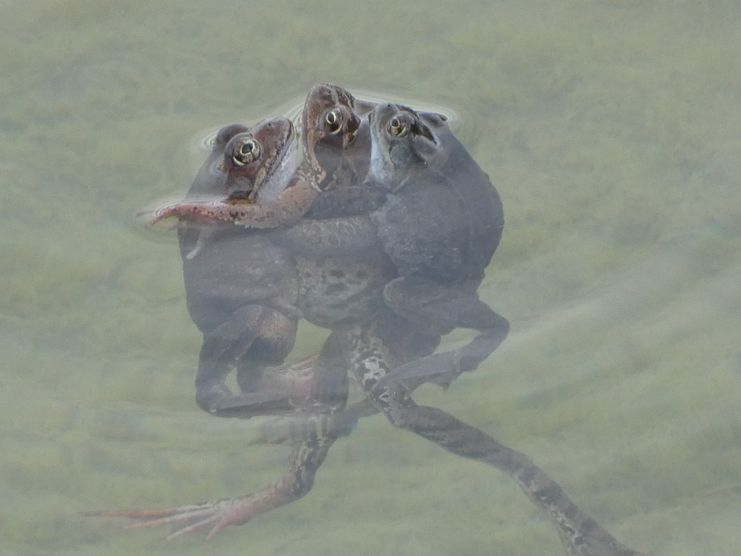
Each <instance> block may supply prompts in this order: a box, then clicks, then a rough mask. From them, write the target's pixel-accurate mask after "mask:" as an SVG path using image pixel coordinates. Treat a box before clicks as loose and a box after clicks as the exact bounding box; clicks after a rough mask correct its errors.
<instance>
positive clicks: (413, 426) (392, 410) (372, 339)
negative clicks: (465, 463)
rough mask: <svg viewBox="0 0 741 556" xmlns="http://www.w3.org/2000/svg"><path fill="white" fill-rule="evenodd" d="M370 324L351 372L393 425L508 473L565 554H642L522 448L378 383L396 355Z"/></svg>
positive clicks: (397, 386)
mask: <svg viewBox="0 0 741 556" xmlns="http://www.w3.org/2000/svg"><path fill="white" fill-rule="evenodd" d="M371 328H372V327H371ZM371 328H369V329H366V330H363V331H362V332H361V333H360V334H358V335H357V336H356V337H355V339H354V344H355V345H354V349H353V351H354V353H356V354H357V356H356V358H355V360H354V364H353V372H354V373H355V374H356V376H357V378H358V380H359V381H360V383H361V385H362V387H363V390H364V391H365V392H366V394H367V395H368V398H369V399H370V400H371V401H372V402H373V404H374V405H375V406H376V408H378V409H379V410H380V411H382V412H383V413H384V415H385V416H386V417H387V418H388V420H389V421H390V422H391V423H392V424H393V425H394V426H396V427H399V428H403V429H406V430H409V431H411V432H414V433H415V434H418V435H419V436H422V437H423V438H426V439H428V440H430V441H432V442H434V443H435V444H437V445H438V446H440V447H441V448H444V449H446V450H448V451H450V452H452V453H454V454H456V455H459V456H462V457H465V458H470V459H475V460H478V461H481V462H482V463H486V464H488V465H491V466H493V467H496V468H497V469H500V470H501V471H504V472H505V473H507V474H508V475H510V476H511V477H512V478H513V479H514V480H515V482H516V483H517V484H518V486H519V487H520V488H521V489H522V490H523V491H524V492H525V494H526V495H527V496H528V498H530V500H531V501H532V502H533V503H534V504H535V505H536V506H538V507H539V508H541V509H543V510H545V511H546V512H547V513H548V516H549V517H550V519H551V522H552V523H553V525H554V526H555V528H556V530H557V531H558V534H559V536H560V537H561V541H562V542H563V544H564V547H565V549H566V553H567V554H568V555H569V556H640V553H639V552H636V551H634V550H632V549H630V548H628V547H626V546H625V545H623V544H621V543H620V542H619V541H618V540H617V539H615V538H614V537H613V536H612V535H610V533H608V532H607V530H605V529H604V528H603V527H601V526H600V525H599V524H598V523H597V522H596V521H595V520H594V519H592V518H591V517H589V516H588V515H586V514H585V513H584V512H583V511H582V510H581V509H580V508H579V507H578V506H577V505H576V504H575V503H574V502H573V501H572V500H571V499H570V498H569V497H568V496H567V495H566V493H565V492H564V491H563V489H562V488H561V487H560V486H559V485H558V484H557V483H556V482H555V481H554V480H553V479H551V478H550V477H549V476H548V475H547V474H546V472H545V471H543V470H542V469H541V468H540V467H538V466H537V465H536V464H535V463H533V462H532V460H531V459H530V458H529V457H527V456H526V455H525V454H522V453H520V452H517V451H515V450H512V449H511V448H508V447H507V446H505V445H503V444H502V443H500V442H498V441H497V440H495V439H494V438H492V437H491V436H489V435H487V434H486V433H484V432H483V431H480V430H479V429H476V428H474V427H472V426H470V425H467V424H466V423H464V422H462V421H460V420H458V419H456V418H455V417H453V416H452V415H449V414H448V413H446V412H444V411H442V410H440V409H437V408H434V407H425V406H420V405H417V404H416V403H415V402H414V400H413V399H412V398H411V396H410V395H409V392H408V391H407V389H406V388H405V387H404V386H403V385H402V384H401V383H399V382H394V381H388V382H387V383H385V384H384V383H380V382H379V379H380V377H381V376H382V375H384V374H387V373H388V369H389V368H393V367H394V360H393V355H392V354H391V353H390V352H389V350H388V349H387V348H386V346H385V345H384V341H383V339H382V337H381V335H380V334H376V333H374V331H373V330H372V329H371ZM382 332H385V331H382Z"/></svg>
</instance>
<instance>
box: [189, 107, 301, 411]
mask: <svg viewBox="0 0 741 556" xmlns="http://www.w3.org/2000/svg"><path fill="white" fill-rule="evenodd" d="M295 136H296V133H295V130H294V126H293V124H292V122H291V121H290V120H288V119H286V118H272V119H268V120H265V121H262V122H259V123H257V124H255V125H254V126H252V127H250V128H248V127H246V126H244V125H241V124H232V125H228V126H225V127H223V128H222V129H220V130H219V132H218V133H217V135H216V138H215V140H214V145H213V149H212V152H211V154H210V155H209V157H208V159H207V160H206V161H205V162H204V164H203V165H202V166H201V169H200V170H199V172H198V174H197V175H196V178H195V180H194V182H193V185H192V186H191V188H190V190H189V191H188V193H187V195H186V200H188V201H190V200H197V201H199V202H203V201H205V202H208V199H210V198H212V197H214V196H217V195H218V196H223V195H226V196H227V197H228V199H229V202H230V203H232V204H234V206H240V205H241V204H244V203H250V205H249V206H259V204H258V203H252V201H250V200H248V199H249V197H250V195H253V196H254V193H255V192H256V191H258V190H259V189H260V188H261V187H263V186H264V185H266V184H270V186H271V187H272V188H273V189H274V190H276V191H284V190H285V189H286V188H287V187H288V186H289V183H290V182H291V180H292V179H293V175H294V171H295V168H296V166H297V156H296V153H297V150H296V145H295V141H296V138H295ZM178 242H179V246H180V253H181V257H182V264H183V280H184V284H185V291H186V300H187V306H188V311H189V313H190V316H191V319H192V320H193V322H194V324H195V325H196V326H197V327H198V329H199V330H200V332H201V333H202V335H203V343H202V347H201V350H200V354H199V364H198V371H197V375H196V379H195V386H196V402H197V404H198V406H199V407H201V408H202V409H203V410H205V411H207V412H209V413H214V414H219V413H221V412H222V411H223V410H222V409H221V406H223V405H224V404H226V403H227V402H229V401H230V400H232V399H233V398H234V394H233V393H232V392H231V390H230V389H229V387H228V386H227V385H226V377H227V376H228V374H229V373H230V372H231V370H232V369H233V368H235V367H236V368H237V382H238V384H239V386H240V389H241V390H242V395H241V397H240V399H241V400H242V401H243V402H244V401H245V395H248V396H249V399H250V402H251V414H252V415H258V414H264V413H270V414H274V412H276V411H291V410H292V409H293V405H292V404H291V402H290V398H291V396H289V395H286V392H284V391H283V389H282V388H280V387H279V385H277V384H275V380H272V382H268V383H266V382H265V380H266V377H265V376H264V373H263V371H264V369H265V368H266V367H267V366H270V365H277V364H280V363H282V362H283V360H284V359H285V357H286V356H287V355H288V354H289V353H290V351H291V349H292V347H293V345H294V342H295V336H296V329H297V323H298V319H299V318H300V314H301V313H300V310H299V309H298V307H297V299H298V276H297V274H296V270H295V264H294V262H293V259H292V256H291V254H290V253H289V252H288V251H286V250H285V249H284V248H282V247H280V246H278V245H276V244H275V243H274V242H272V241H271V240H270V238H269V237H268V236H267V234H265V233H264V232H261V231H260V230H254V231H251V232H250V233H235V230H233V229H231V228H230V227H225V226H213V225H209V226H204V225H197V223H195V222H192V221H191V222H188V223H183V224H181V225H180V226H179V227H178ZM286 376H287V375H286ZM245 393H248V394H245Z"/></svg>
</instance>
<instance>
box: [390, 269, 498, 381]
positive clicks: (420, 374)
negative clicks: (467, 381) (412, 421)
mask: <svg viewBox="0 0 741 556" xmlns="http://www.w3.org/2000/svg"><path fill="white" fill-rule="evenodd" d="M383 295H384V300H385V301H386V304H387V305H388V306H389V307H391V308H392V309H393V310H394V312H396V313H397V314H399V315H401V316H403V317H404V318H406V319H407V320H409V321H410V322H411V323H413V324H414V326H415V328H420V329H429V330H431V331H434V332H436V333H438V334H445V333H447V332H449V331H451V330H453V329H454V328H459V327H460V328H471V329H474V330H478V331H479V332H480V334H479V335H478V336H476V337H475V338H474V339H473V340H472V341H471V342H470V343H468V344H467V345H465V346H463V347H462V348H460V349H456V350H452V351H447V352H443V353H437V354H434V355H429V356H427V357H423V358H421V359H417V360H415V361H410V362H408V363H405V364H403V365H401V366H399V367H397V368H395V369H394V370H393V371H392V372H391V373H390V374H389V375H388V376H387V377H384V378H383V380H384V381H387V380H399V381H402V382H404V383H405V384H406V385H407V387H409V388H411V389H412V390H413V389H414V388H416V387H417V386H418V385H419V384H421V383H422V382H438V383H440V384H443V385H444V386H447V385H449V384H450V383H451V382H452V381H453V380H454V379H455V378H456V377H457V376H458V375H460V374H461V373H462V372H466V371H473V370H475V369H476V368H477V367H478V365H479V364H480V363H481V362H482V361H483V360H484V359H486V358H487V357H488V356H489V355H491V353H493V352H494V351H495V350H496V349H497V348H498V347H499V345H500V344H501V343H502V342H503V341H504V339H505V338H506V337H507V334H508V332H509V322H508V321H507V319H505V318H504V317H502V316H501V315H499V314H497V313H496V312H495V311H493V310H492V309H491V308H490V307H489V306H488V305H487V304H486V303H484V302H483V301H481V300H480V299H479V297H478V296H477V295H476V293H475V292H470V291H467V290H465V289H463V288H453V287H449V286H445V285H442V284H438V283H436V282H433V281H431V280H426V279H424V278H416V277H415V278H412V277H401V278H397V279H395V280H392V281H391V282H389V283H388V284H387V285H386V287H385V288H384V290H383Z"/></svg>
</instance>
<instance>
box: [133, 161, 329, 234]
mask: <svg viewBox="0 0 741 556" xmlns="http://www.w3.org/2000/svg"><path fill="white" fill-rule="evenodd" d="M319 193H321V189H320V188H319V186H318V185H317V182H316V179H315V178H314V177H312V175H311V174H309V173H304V172H302V171H301V170H298V171H297V172H296V175H295V178H294V180H293V182H292V184H291V185H290V186H289V187H287V188H286V189H285V190H283V192H282V193H281V194H280V195H279V196H278V198H277V199H275V200H274V201H264V202H254V201H253V199H252V198H245V197H244V196H242V195H241V194H239V195H236V194H235V193H232V195H231V196H229V197H227V198H224V199H212V200H193V201H190V200H183V201H180V202H178V203H173V204H170V205H166V206H164V207H160V208H158V209H156V210H154V211H151V212H143V213H140V214H139V217H140V218H141V219H142V220H143V221H144V224H146V225H147V226H154V225H156V224H159V223H160V222H162V221H164V220H168V219H171V218H174V219H177V220H178V221H180V222H189V223H193V224H199V225H219V224H222V225H223V224H233V225H236V226H242V227H244V228H255V229H272V228H280V227H283V226H290V225H291V224H294V223H295V222H298V221H299V220H300V219H301V217H302V216H303V215H304V214H306V212H307V211H308V210H309V208H311V205H312V203H313V202H314V200H315V199H316V197H317V195H319Z"/></svg>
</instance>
